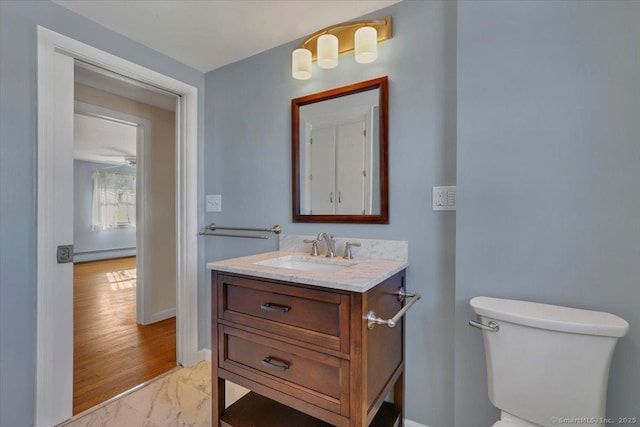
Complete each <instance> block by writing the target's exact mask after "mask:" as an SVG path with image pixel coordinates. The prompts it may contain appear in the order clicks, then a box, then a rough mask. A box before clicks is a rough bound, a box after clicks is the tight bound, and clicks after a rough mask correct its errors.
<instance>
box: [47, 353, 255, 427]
mask: <svg viewBox="0 0 640 427" xmlns="http://www.w3.org/2000/svg"><path fill="white" fill-rule="evenodd" d="M247 391H248V390H246V389H243V388H242V387H239V386H236V385H235V384H230V383H227V402H226V405H227V406H228V405H230V404H231V403H233V402H234V401H235V400H237V399H239V398H240V397H242V396H243V395H244V394H245V393H246V392H247ZM62 426H65V427H93V426H101V427H209V426H211V364H210V363H209V362H200V363H198V364H197V365H196V366H193V367H189V368H183V367H179V368H176V369H174V370H172V371H170V372H169V373H167V374H166V375H163V376H161V377H159V378H157V379H155V380H153V381H151V382H149V383H148V384H145V385H144V386H143V387H140V388H138V389H135V390H134V391H132V392H130V393H125V394H123V395H122V396H120V397H116V398H114V399H112V400H109V401H108V402H106V403H104V404H102V405H98V406H96V407H95V408H92V409H89V410H88V411H85V412H83V413H81V414H78V415H76V416H75V417H73V418H72V419H71V420H69V421H68V422H66V423H63V424H61V426H60V427H62Z"/></svg>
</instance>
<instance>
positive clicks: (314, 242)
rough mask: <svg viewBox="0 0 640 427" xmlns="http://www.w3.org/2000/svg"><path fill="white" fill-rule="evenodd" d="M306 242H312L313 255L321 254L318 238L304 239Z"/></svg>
mask: <svg viewBox="0 0 640 427" xmlns="http://www.w3.org/2000/svg"><path fill="white" fill-rule="evenodd" d="M303 241H304V243H311V254H310V255H311V256H319V255H320V250H318V240H317V239H311V240H307V239H304V240H303Z"/></svg>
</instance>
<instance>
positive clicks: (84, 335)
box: [73, 257, 176, 415]
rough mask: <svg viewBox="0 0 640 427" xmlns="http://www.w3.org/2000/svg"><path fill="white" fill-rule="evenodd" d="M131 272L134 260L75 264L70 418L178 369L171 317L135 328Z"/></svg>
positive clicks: (134, 303) (133, 278)
mask: <svg viewBox="0 0 640 427" xmlns="http://www.w3.org/2000/svg"><path fill="white" fill-rule="evenodd" d="M135 268H136V259H135V257H133V258H120V259H113V260H105V261H96V262H89V263H82V264H76V265H74V276H73V282H74V321H73V323H74V344H73V371H74V372H73V413H74V415H75V414H78V413H80V412H82V411H84V410H86V409H89V408H91V407H92V406H95V405H97V404H98V403H101V402H104V401H106V400H108V399H110V398H112V397H114V396H116V395H118V394H120V393H122V392H124V391H127V390H129V389H131V388H132V387H135V386H137V385H139V384H142V383H143V382H145V381H148V380H150V379H152V378H155V377H157V376H158V375H160V374H162V373H164V372H167V371H169V370H171V369H173V368H174V367H175V366H176V319H175V317H173V318H171V319H167V320H163V321H161V322H157V323H154V324H152V325H146V326H140V325H137V324H136V288H135V283H136V282H135Z"/></svg>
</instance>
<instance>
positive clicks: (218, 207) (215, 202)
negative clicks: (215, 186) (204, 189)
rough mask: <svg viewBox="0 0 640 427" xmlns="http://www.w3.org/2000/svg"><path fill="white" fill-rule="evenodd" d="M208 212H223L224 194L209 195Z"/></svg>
mask: <svg viewBox="0 0 640 427" xmlns="http://www.w3.org/2000/svg"><path fill="white" fill-rule="evenodd" d="M206 211H207V212H222V194H208V195H207V206H206Z"/></svg>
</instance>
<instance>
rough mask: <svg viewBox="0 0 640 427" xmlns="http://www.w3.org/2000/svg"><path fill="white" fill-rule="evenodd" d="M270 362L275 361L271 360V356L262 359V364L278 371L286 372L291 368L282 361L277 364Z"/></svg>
mask: <svg viewBox="0 0 640 427" xmlns="http://www.w3.org/2000/svg"><path fill="white" fill-rule="evenodd" d="M272 360H275V359H272V358H271V356H267V357H265V358H264V359H262V364H263V365H265V366H268V367H270V368H273V369H278V370H280V371H286V370H287V369H289V367H290V366H291V365H289V364H288V363H285V362H282V361H279V363H273V362H272Z"/></svg>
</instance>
